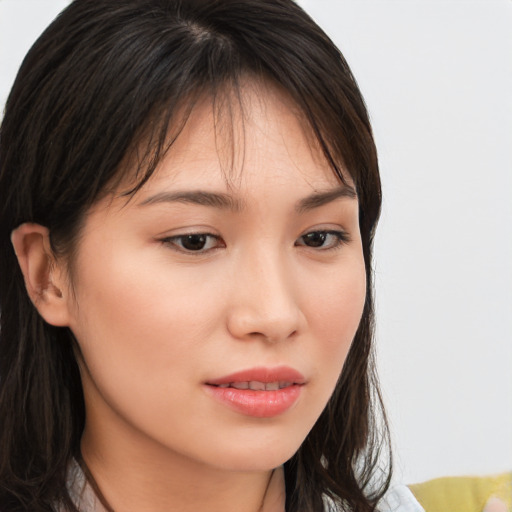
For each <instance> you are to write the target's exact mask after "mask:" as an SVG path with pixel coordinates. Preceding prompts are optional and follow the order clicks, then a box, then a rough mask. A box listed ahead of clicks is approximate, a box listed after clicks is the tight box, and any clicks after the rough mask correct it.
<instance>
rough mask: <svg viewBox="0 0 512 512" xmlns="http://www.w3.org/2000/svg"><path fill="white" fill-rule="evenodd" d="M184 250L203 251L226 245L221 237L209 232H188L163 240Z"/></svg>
mask: <svg viewBox="0 0 512 512" xmlns="http://www.w3.org/2000/svg"><path fill="white" fill-rule="evenodd" d="M162 242H164V243H165V244H169V245H171V246H173V247H174V248H176V249H177V250H179V251H182V252H195V253H201V252H206V251H209V250H211V249H217V248H219V247H224V244H223V242H222V240H221V239H220V237H218V236H215V235H211V234H209V233H187V234H186V235H177V236H171V237H168V238H165V239H163V240H162Z"/></svg>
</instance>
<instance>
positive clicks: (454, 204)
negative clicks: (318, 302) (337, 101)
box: [0, 0, 512, 482]
mask: <svg viewBox="0 0 512 512" xmlns="http://www.w3.org/2000/svg"><path fill="white" fill-rule="evenodd" d="M67 3H68V2H67V1H66V0H0V105H1V106H2V109H3V104H4V102H5V99H6V97H7V94H8V90H9V88H10V86H11V84H12V81H13V79H14V76H15V73H16V70H17V68H18V66H19V64H20V62H21V59H22V58H23V55H24V54H25V52H26V51H27V50H28V48H29V47H30V45H31V44H32V42H33V40H34V39H35V38H36V37H37V35H38V34H39V33H40V32H41V31H42V29H43V28H44V27H45V26H46V25H47V24H48V22H49V21H50V20H51V19H52V18H53V17H54V16H55V15H56V13H57V12H58V11H59V10H60V9H61V8H63V7H64V6H65V5H66V4H67ZM301 4H302V5H303V6H304V7H305V8H306V10H307V11H309V12H310V13H311V15H312V16H313V17H314V18H315V19H316V20H317V21H318V22H319V24H320V25H321V26H322V27H323V28H324V29H325V30H326V31H327V32H328V34H329V35H330V36H331V37H332V38H333V39H334V41H335V42H336V43H337V44H338V46H339V47H340V49H341V50H342V52H343V53H344V55H345V57H346V58H347V60H348V62H349V64H350V65H351V67H352V70H353V72H354V74H355V76H356V78H357V79H358V82H359V85H360V87H361V89H362V92H363V94H364V96H365V98H366V101H367V104H368V107H369V110H370V113H371V116H372V121H373V126H374V129H375V136H376V140H377V146H378V148H379V153H380V162H381V170H382V178H383V186H384V208H383V215H382V220H381V224H380V227H379V232H378V237H377V241H376V286H377V308H378V347H379V362H380V364H379V366H380V372H381V376H382V384H383V389H384V394H385V399H386V402H387V405H388V411H389V416H390V420H391V425H392V430H393V436H394V442H395V452H396V457H397V465H398V472H397V478H398V479H403V480H404V481H405V482H414V481H420V480H424V479H427V478H432V477H436V476H441V475H448V474H482V473H493V472H498V471H503V470H511V469H512V200H511V195H512V177H511V176H512V151H511V145H512V1H511V0H478V1H472V0H442V1H435V0H371V1H370V0H349V1H347V0H302V2H301Z"/></svg>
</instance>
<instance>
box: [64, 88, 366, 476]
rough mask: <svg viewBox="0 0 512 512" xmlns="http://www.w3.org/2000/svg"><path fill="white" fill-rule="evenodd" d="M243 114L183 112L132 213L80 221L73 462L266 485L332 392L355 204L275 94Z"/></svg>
mask: <svg viewBox="0 0 512 512" xmlns="http://www.w3.org/2000/svg"><path fill="white" fill-rule="evenodd" d="M243 103H244V115H243V120H242V119H241V115H240V112H239V111H238V110H237V109H235V110H233V112H232V116H230V117H229V119H224V120H223V119H222V118H221V119H220V120H219V119H217V120H216V121H215V120H214V115H213V113H212V107H211V101H210V100H204V101H203V102H201V103H199V104H198V105H197V107H196V108H195V109H194V111H193V113H192V115H191V117H190V119H189V121H188V122H187V124H186V126H185V128H184V130H183V132H182V133H181V134H180V135H179V137H178V139H177V140H176V142H175V144H174V145H173V147H172V148H171V149H170V151H169V152H168V154H167V155H166V157H165V159H164V160H163V161H162V162H161V163H160V165H159V167H158V169H157V171H156V173H155V174H154V176H153V177H152V178H151V179H150V180H149V181H148V183H147V184H145V185H144V186H143V188H142V189H141V190H140V191H139V192H138V193H137V194H136V195H135V196H134V197H133V198H132V199H131V201H129V202H127V201H126V198H124V197H123V198H119V197H116V198H114V199H112V197H110V198H105V199H104V200H102V201H100V202H99V203H97V204H96V205H95V207H94V208H93V209H92V210H91V211H90V212H89V213H88V215H87V217H86V222H85V226H84V228H83V232H82V236H81V238H80V241H79V245H78V252H77V256H76V259H75V261H74V268H73V284H72V286H73V294H70V297H71V296H73V297H74V298H73V299H72V300H71V299H70V300H69V326H70V328H71V329H72V331H73V333H74V334H75V336H76V339H77V341H78V345H79V348H80V351H81V356H80V357H79V364H80V368H81V374H82V380H83V388H84V395H85V400H86V411H87V420H86V428H85V433H84V438H83V444H84V446H83V448H84V449H85V450H87V449H88V448H90V449H91V450H94V449H97V448H98V447H103V448H102V449H104V450H106V452H104V456H108V451H109V450H111V451H112V450H132V451H137V450H139V451H140V452H141V453H155V454H157V453H158V454H159V456H160V457H170V458H173V457H174V458H177V459H182V460H187V461H189V462H193V463H198V464H201V465H206V466H211V467H217V468H224V469H230V470H260V469H270V468H272V467H276V466H278V465H280V464H282V463H283V462H284V461H286V460H287V459H288V458H289V457H291V456H292V455H293V453H294V452H295V451H296V450H297V449H298V447H299V446H300V444H301V443H302V441H303V440H304V438H305V437H306V435H307V434H308V432H309V430H310V429H311V428H312V426H313V425H314V423H315V421H316V420H317V418H318V417H319V415H320V413H321V412H322V410H323V408H324V406H325V405H326V403H327V400H328V399H329V397H330V395H331V393H332V391H333V389H334V387H335V384H336V381H337V379H338V376H339V374H340V372H341V369H342V366H343V363H344V361H345V358H346V355H347V351H348V350H349V347H350V343H351V341H352V339H353V337H354V334H355V332H356V329H357V326H358V324H359V320H360V318H361V314H362V310H363V304H364V301H365V267H364V260H363V253H362V247H361V238H360V233H359V226H358V202H357V198H356V197H355V196H354V195H353V191H352V189H351V188H350V186H343V185H342V184H341V183H340V181H339V180H338V179H337V178H336V177H335V176H334V174H333V172H332V170H331V168H330V167H329V165H328V164H327V162H326V161H325V159H324V157H323V156H322V154H321V152H320V151H319V150H318V149H317V148H316V147H315V145H314V144H313V143H312V142H311V138H310V137H308V136H307V134H305V132H304V123H302V122H301V121H300V119H299V117H298V116H297V115H296V114H295V113H294V112H293V106H292V104H291V103H290V102H289V100H288V99H287V98H286V97H285V96H284V95H283V94H282V93H280V92H279V91H277V90H276V89H274V88H272V87H270V86H262V85H259V86H255V85H252V86H250V85H247V86H246V87H245V88H244V89H243ZM231 120H232V124H231ZM215 122H217V125H215ZM242 123H243V126H242ZM231 128H233V129H234V130H233V132H229V130H230V129H231ZM228 133H231V134H230V135H226V134H228ZM233 148H234V149H235V150H234V151H233V152H231V150H232V149H233ZM348 183H349V185H350V181H348ZM247 387H249V389H246V388H247ZM262 388H265V389H262ZM142 450H143V452H142Z"/></svg>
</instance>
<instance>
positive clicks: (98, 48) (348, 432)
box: [0, 0, 391, 512]
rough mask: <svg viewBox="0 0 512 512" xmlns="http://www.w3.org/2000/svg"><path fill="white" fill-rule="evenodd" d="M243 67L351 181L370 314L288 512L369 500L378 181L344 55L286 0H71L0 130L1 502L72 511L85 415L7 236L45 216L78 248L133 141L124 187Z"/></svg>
mask: <svg viewBox="0 0 512 512" xmlns="http://www.w3.org/2000/svg"><path fill="white" fill-rule="evenodd" d="M247 77H249V79H251V77H252V78H253V79H257V80H262V81H266V82H268V83H272V84H274V85H276V86H278V87H280V88H281V89H282V90H284V91H285V92H286V94H287V95H288V96H289V97H290V98H291V99H292V100H293V102H294V104H295V105H296V107H297V109H298V111H300V112H301V115H302V118H303V119H304V122H305V124H306V125H307V128H308V130H309V131H310V133H311V134H312V135H313V137H314V138H315V139H316V140H317V141H318V144H319V147H320V148H321V150H322V152H323V154H324V155H325V157H326V159H327V161H328V162H329V163H330V165H331V167H332V170H333V172H334V173H335V174H336V175H337V176H338V177H339V179H340V180H343V179H344V178H343V175H342V172H341V170H342V169H346V172H348V174H349V175H350V176H351V178H352V179H353V181H354V183H355V187H356V191H357V195H358V201H359V224H360V230H361V236H362V244H363V252H364V258H365V265H366V277H367V295H366V303H365V307H364V312H363V316H362V319H361V322H360V325H359V328H358V330H357V333H356V335H355V338H354V340H353V343H352V345H351V348H350V351H349V354H348V358H347V360H346V362H345V365H344V368H343V371H342V373H341V375H340V377H339V380H338V383H337V386H336V389H335V391H334V394H333V395H332V397H331V399H330V400H329V402H328V405H327V406H326V408H325V410H324V411H323V413H322V414H321V416H320V418H319V419H318V421H317V422H316V424H315V425H314V427H313V429H312V430H311V431H310V433H309V434H308V436H307V438H306V439H305V440H304V442H303V443H302V445H301V446H300V448H299V449H298V451H297V453H296V454H295V455H294V456H293V457H292V458H291V459H290V460H289V461H287V462H286V463H285V480H286V511H287V512H299V511H301V512H305V511H307V512H320V511H323V510H324V506H325V503H324V502H325V499H326V497H328V498H329V499H330V500H331V502H333V503H336V504H337V506H338V508H339V510H350V511H356V510H357V511H358V512H365V511H371V510H375V506H376V503H377V501H378V499H379V498H380V497H381V496H382V494H383V493H384V492H385V490H386V488H387V486H388V485H389V478H390V473H391V464H390V458H391V455H390V451H389V434H388V429H387V423H386V419H385V415H384V412H383V408H382V403H381V398H380V392H379V388H378V383H377V380H376V375H375V368H374V361H373V330H374V329H373V290H372V241H373V236H374V230H375V226H376V223H377V220H378V216H379V211H380V205H381V188H380V178H379V170H378V162H377V154H376V149H375V144H374V140H373V136H372V131H371V126H370V122H369V118H368V113H367V109H366V106H365V104H364V101H363V98H362V96H361V94H360V91H359V89H358V86H357V84H356V81H355V79H354V77H353V76H352V73H351V71H350V69H349V67H348V65H347V63H346V61H345V59H344V58H343V56H342V54H341V53H340V51H339V50H338V49H337V48H336V46H335V45H334V44H333V43H332V41H331V40H330V39H329V38H328V37H327V35H326V34H325V33H324V32H323V31H322V30H321V29H320V28H319V27H318V25H317V24H316V23H315V22H314V21H313V20H312V19H311V18H310V17H309V16H308V15H307V14H306V13H305V12H304V11H303V10H302V9H301V8H300V7H299V6H298V5H297V4H295V3H294V2H293V1H292V0H118V1H112V0H75V1H74V2H72V3H71V4H70V5H69V6H68V7H67V8H66V9H65V10H64V11H63V12H62V13H61V14H60V15H59V16H58V17H57V18H56V19H55V20H54V21H53V23H52V24H51V25H50V26H49V27H48V28H47V29H46V31H45V32H44V33H43V34H42V35H41V36H40V38H39V39H38V40H37V41H36V43H35V44H34V45H33V47H32V48H31V50H30V51H29V53H28V54H27V56H26V58H25V60H24V61H23V64H22V66H21V68H20V70H19V73H18V76H17V78H16V81H15V83H14V86H13V88H12V91H11V93H10V95H9V98H8V101H7V104H6V108H5V115H4V118H3V121H2V124H1V128H0V268H1V271H0V311H1V315H0V321H1V324H0V509H1V511H2V512H17V511H30V512H42V511H56V510H58V508H59V506H64V507H65V508H67V509H68V510H70V511H76V508H75V506H74V505H73V503H72V501H71V498H70V496H69V494H68V490H67V487H66V474H67V470H68V467H69V464H70V462H71V461H72V459H73V458H79V457H80V438H81V434H82V430H83V426H84V419H85V409H84V400H83V393H82V387H81V381H80V375H79V371H78V366H77V363H76V360H75V351H74V347H75V343H76V341H75V340H74V337H73V335H72V333H71V331H70V330H69V329H68V328H64V327H54V326H51V325H49V324H47V323H45V322H44V321H43V319H42V318H41V317H40V315H39V314H38V312H37V310H36V309H35V307H34V305H33V304H32V302H31V301H30V299H29V297H28V294H27V291H26V289H25V286H24V281H23V277H22V273H21V271H20V268H19V266H18V263H17V260H16V256H15V254H14V250H13V248H12V245H11V243H10V239H9V238H10V234H11V232H12V230H13V229H15V228H16V227H17V226H19V225H20V224H22V223H24V222H34V223H37V224H41V225H43V226H46V227H47V228H48V229H49V232H50V241H51V247H52V250H53V251H54V252H55V254H57V255H59V256H67V257H69V258H72V255H73V250H74V248H75V247H76V244H77V240H78V239H79V236H80V230H81V226H82V223H83V220H84V216H85V214H86V213H87V211H88V210H89V208H90V207H91V206H92V205H93V204H94V203H95V202H96V201H98V199H99V198H100V197H101V196H102V194H104V193H105V191H106V190H107V188H108V187H109V186H111V184H112V183H113V182H114V181H115V180H118V179H120V178H121V177H122V173H123V172H125V171H124V169H125V167H126V166H123V165H122V164H123V162H125V161H126V158H127V157H128V156H130V155H132V154H134V153H137V152H138V151H141V153H140V154H139V158H138V167H137V173H136V174H137V175H136V185H135V187H134V188H133V189H131V190H129V191H127V194H128V195H129V194H132V193H133V192H134V191H135V190H137V189H138V188H140V187H141V186H142V185H143V184H144V183H145V181H146V180H147V179H148V178H149V177H150V176H151V174H152V173H153V172H154V170H155V168H156V166H157V164H158V162H159V160H160V159H161V157H162V156H163V155H164V154H165V152H166V150H167V149H168V147H169V145H170V144H172V140H171V141H169V133H173V132H174V133H179V127H180V126H181V127H182V126H183V123H185V122H186V115H185V117H183V114H182V113H183V111H184V109H183V107H184V106H185V107H186V108H185V111H186V112H188V113H190V111H191V109H192V108H193V106H194V102H195V101H196V100H197V99H198V98H199V97H200V96H203V97H204V95H210V96H211V97H212V101H214V100H215V98H216V97H217V96H218V95H219V93H221V92H222V91H223V90H224V89H225V88H226V87H229V88H233V89H234V90H236V89H237V88H238V87H240V84H241V80H242V79H247ZM177 126H178V128H176V127H177ZM134 148H137V151H134ZM141 148H142V150H141ZM382 463H384V467H381V465H382Z"/></svg>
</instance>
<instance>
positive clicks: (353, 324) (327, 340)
mask: <svg viewBox="0 0 512 512" xmlns="http://www.w3.org/2000/svg"><path fill="white" fill-rule="evenodd" d="M340 268H341V267H340ZM323 283H324V287H323V288H315V289H314V290H310V293H309V297H308V303H309V311H310V315H309V318H310V325H311V328H312V332H314V333H315V339H316V345H315V350H316V352H317V354H318V358H317V360H316V361H317V366H316V368H315V372H316V373H317V374H318V375H320V376H321V381H322V383H323V384H324V385H325V387H326V389H327V391H328V393H329V394H330V393H331V392H332V390H333V389H334V386H335V385H336V382H337V380H338V377H339V374H340V373H341V370H342V368H343V365H344V363H345V359H346V357H347V354H348V351H349V349H350V346H351V343H352V340H353V338H354V336H355V333H356V331H357V328H358V326H359V323H360V320H361V317H362V313H363V309H364V304H365V300H366V271H365V267H364V261H363V260H362V257H361V258H360V259H356V260H354V261H353V262H351V264H350V265H346V266H345V267H343V268H341V270H340V271H339V272H332V273H331V275H329V276H325V279H324V280H323ZM312 288H314V287H312Z"/></svg>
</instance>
